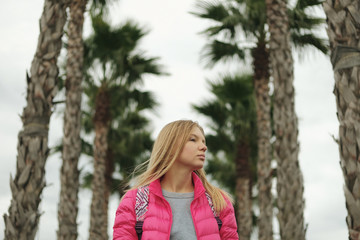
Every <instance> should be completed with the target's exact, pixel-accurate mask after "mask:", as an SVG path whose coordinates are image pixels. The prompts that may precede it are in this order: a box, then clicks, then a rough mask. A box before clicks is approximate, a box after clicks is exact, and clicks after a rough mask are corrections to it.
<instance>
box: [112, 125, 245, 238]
mask: <svg viewBox="0 0 360 240" xmlns="http://www.w3.org/2000/svg"><path fill="white" fill-rule="evenodd" d="M206 150H207V147H206V144H205V134H204V131H203V129H202V128H201V127H200V126H199V124H198V123H196V122H193V121H189V120H179V121H175V122H171V123H169V124H167V125H166V126H165V127H164V128H163V129H162V130H161V131H160V133H159V136H158V138H157V139H156V141H155V143H154V146H153V150H152V153H151V157H150V159H149V160H148V166H147V170H146V171H145V172H144V173H143V174H141V175H140V176H139V177H138V178H137V184H136V185H135V186H134V188H132V189H131V190H129V191H128V192H127V193H126V194H125V195H124V197H123V199H122V200H121V202H120V205H119V207H118V209H117V211H116V217H115V223H114V227H113V228H114V232H113V239H114V240H120V239H126V240H129V239H134V240H135V239H140V238H141V239H142V240H150V239H151V240H155V239H156V240H162V239H171V240H175V239H176V240H192V239H201V240H218V239H238V234H237V225H236V220H235V215H234V208H233V206H232V203H231V199H230V197H229V196H228V194H226V193H225V192H224V191H222V190H220V189H219V188H217V187H215V186H213V185H211V184H210V183H209V182H208V181H207V180H206V176H205V172H204V170H203V166H204V162H205V151H206ZM144 199H145V200H144ZM135 205H136V206H135ZM139 206H140V207H139ZM135 208H136V211H135ZM139 209H140V210H139ZM139 212H140V213H139ZM139 223H140V225H139ZM135 225H137V226H138V227H137V231H138V232H137V231H136V230H135ZM139 226H140V227H139Z"/></svg>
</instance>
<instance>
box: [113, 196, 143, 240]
mask: <svg viewBox="0 0 360 240" xmlns="http://www.w3.org/2000/svg"><path fill="white" fill-rule="evenodd" d="M135 199H136V189H134V190H131V191H128V192H127V193H126V194H125V195H124V197H123V198H122V200H121V202H120V204H119V207H118V208H117V210H116V216H115V223H114V227H113V240H137V239H138V237H137V234H136V231H135V223H136V215H135Z"/></svg>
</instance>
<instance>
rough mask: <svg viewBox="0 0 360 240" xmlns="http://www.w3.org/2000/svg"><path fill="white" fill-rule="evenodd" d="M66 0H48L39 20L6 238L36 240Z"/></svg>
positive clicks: (11, 179)
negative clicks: (38, 32) (36, 44)
mask: <svg viewBox="0 0 360 240" xmlns="http://www.w3.org/2000/svg"><path fill="white" fill-rule="evenodd" d="M67 2H68V1H67V0H57V1H54V0H45V3H44V9H43V13H42V16H41V18H40V34H39V39H38V46H37V49H36V53H35V56H34V58H33V61H32V63H31V69H30V74H31V76H30V77H29V76H27V84H28V85H27V95H26V107H25V108H24V110H23V113H22V122H23V129H22V130H21V131H20V132H19V135H18V146H17V150H18V155H17V162H16V163H17V164H16V175H15V178H14V179H13V178H12V177H10V187H11V191H12V200H11V205H10V207H9V213H8V215H6V214H5V215H4V221H5V234H4V235H5V239H9V240H10V239H14V240H15V239H16V240H19V239H34V238H35V235H36V232H37V229H38V224H39V219H40V215H41V214H40V213H39V210H38V207H39V204H40V201H41V193H42V190H43V188H44V187H45V185H46V183H45V178H44V175H45V162H46V159H47V156H48V153H49V149H48V133H49V122H50V116H51V114H52V109H51V108H52V101H53V98H54V96H55V95H56V93H57V86H56V84H57V76H58V67H57V65H56V64H57V58H58V56H59V54H60V50H61V46H62V42H61V37H62V35H63V28H64V25H65V22H66V7H67Z"/></svg>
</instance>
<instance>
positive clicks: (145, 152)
mask: <svg viewBox="0 0 360 240" xmlns="http://www.w3.org/2000/svg"><path fill="white" fill-rule="evenodd" d="M93 87H94V88H93ZM96 89H97V88H96V86H91V87H90V86H88V88H86V89H85V92H86V94H87V96H88V98H89V101H88V106H89V107H90V112H88V113H85V114H84V118H83V123H84V130H85V132H86V133H87V134H92V133H93V132H94V124H95V122H94V121H92V116H93V115H94V114H93V112H95V111H94V110H95V109H94V108H93V107H92V106H93V105H94V102H93V100H94V99H95V97H96V96H95V94H96V91H94V90H96ZM110 91H111V93H110V95H111V103H110V107H109V111H110V115H111V123H110V124H109V125H110V126H109V130H108V136H107V150H106V156H105V173H104V179H105V180H104V181H105V185H103V186H102V188H103V189H104V193H103V194H104V195H103V196H102V198H103V199H104V206H105V207H104V208H105V210H104V212H103V213H102V214H104V217H103V219H104V220H106V222H103V223H102V224H103V225H104V228H106V229H107V219H108V215H107V209H108V202H109V197H110V194H112V193H118V194H119V195H120V196H122V195H123V193H124V190H125V189H124V188H123V187H121V188H119V186H126V181H127V180H128V177H129V176H130V173H132V172H133V170H134V167H135V166H136V165H138V164H139V163H141V162H143V161H144V160H145V159H147V158H148V157H149V155H150V150H151V147H152V140H151V134H150V132H149V131H147V127H148V124H149V123H150V121H149V120H148V119H147V118H146V117H144V116H143V112H144V111H147V110H152V109H153V108H154V106H155V105H156V102H155V100H154V97H153V95H152V94H151V93H149V92H142V91H139V90H137V89H134V90H129V89H126V88H124V86H117V87H114V88H112V89H111V90H110ZM83 143H84V144H86V147H84V148H83V150H84V151H83V153H85V154H87V155H89V156H93V153H94V148H93V147H92V145H91V144H89V143H86V142H85V141H84V142H83ZM114 173H116V175H117V177H115V176H114V175H113V174H114ZM94 175H95V174H92V173H85V174H84V178H83V187H86V188H91V186H92V184H93V181H94ZM119 175H120V176H119Z"/></svg>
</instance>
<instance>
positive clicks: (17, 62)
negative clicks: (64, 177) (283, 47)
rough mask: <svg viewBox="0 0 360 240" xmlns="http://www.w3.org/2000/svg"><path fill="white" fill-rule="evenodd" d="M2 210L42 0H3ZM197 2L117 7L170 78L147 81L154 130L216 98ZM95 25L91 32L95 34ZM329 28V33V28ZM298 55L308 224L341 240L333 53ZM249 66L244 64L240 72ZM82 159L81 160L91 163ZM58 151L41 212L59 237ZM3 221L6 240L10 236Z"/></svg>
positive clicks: (84, 233)
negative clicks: (139, 29)
mask: <svg viewBox="0 0 360 240" xmlns="http://www.w3.org/2000/svg"><path fill="white" fill-rule="evenodd" d="M0 3H1V5H0V6H1V7H0V29H1V38H0V146H1V151H0V159H1V162H2V166H1V168H0V183H1V184H0V192H1V195H0V213H1V214H2V215H3V214H4V213H6V212H7V209H8V207H9V206H10V199H11V191H10V188H9V175H10V173H11V174H12V175H13V176H14V175H15V167H16V154H17V150H16V146H17V134H18V132H19V130H20V129H21V126H22V124H21V121H20V118H19V115H21V113H22V108H23V107H24V106H25V92H26V83H25V82H26V80H25V71H26V70H28V69H29V68H30V65H31V61H32V57H33V55H34V53H35V48H36V45H37V38H38V33H39V27H38V21H39V18H40V15H41V12H42V7H43V0H33V1H27V0H19V1H5V0H0ZM194 4H195V1H192V0H182V1H166V0H152V1H148V0H131V1H130V0H122V1H120V2H118V3H117V4H113V6H112V15H111V16H112V23H113V24H118V23H119V22H120V20H123V19H125V18H128V17H131V18H132V19H134V20H136V21H138V22H139V23H140V24H141V25H143V26H146V27H148V28H149V29H150V30H151V32H150V34H149V35H148V36H147V37H145V39H144V40H143V42H142V46H141V48H142V49H143V50H146V51H147V53H148V56H160V57H161V61H160V62H161V63H162V64H164V65H165V67H166V70H167V71H168V72H169V73H171V76H166V77H161V78H154V77H151V78H148V79H146V80H145V88H146V89H148V90H152V91H154V92H155V93H156V96H157V98H158V100H159V101H160V102H161V106H160V107H159V110H158V116H154V115H152V116H151V117H152V119H153V120H154V126H153V127H154V135H157V132H158V131H159V130H160V128H161V127H162V126H163V125H164V124H166V123H168V122H170V121H173V120H176V119H181V118H187V119H193V120H197V121H199V122H200V124H202V125H204V126H205V129H206V121H205V120H204V118H203V117H200V116H199V115H198V114H196V113H195V112H194V111H192V110H191V107H190V104H193V103H196V104H198V103H199V102H201V101H203V100H204V98H207V97H209V96H210V94H209V92H208V89H207V86H206V84H205V79H206V78H210V79H214V78H215V77H216V76H217V73H219V70H220V69H222V70H223V69H225V68H226V67H222V68H220V67H218V68H215V69H212V70H204V68H203V66H202V65H201V64H200V62H199V52H200V49H201V48H202V47H203V45H204V44H205V38H204V37H202V36H200V35H199V34H198V32H199V31H201V30H203V29H204V28H205V26H206V25H205V24H206V23H205V22H204V21H202V20H199V19H197V18H195V17H194V16H192V15H190V14H188V12H189V11H191V10H194ZM88 26H89V22H88V21H87V25H86V27H85V32H88V31H89V27H88ZM323 32H325V31H323ZM294 60H295V89H296V102H295V104H296V111H297V114H298V117H299V141H300V148H301V151H300V156H299V159H300V165H301V169H302V171H303V175H304V182H305V195H304V197H305V203H306V209H305V221H306V223H307V224H308V231H307V239H327V240H338V239H346V238H347V227H346V224H345V217H346V209H345V200H344V196H343V191H342V186H343V178H342V172H341V169H340V165H339V154H338V148H337V145H336V144H335V143H334V140H333V139H332V137H331V135H335V136H336V137H337V135H338V133H337V132H338V121H337V119H336V107H335V97H334V95H333V94H332V90H333V85H334V80H333V72H332V68H331V64H330V62H329V59H328V58H327V57H324V56H322V55H321V54H319V53H316V52H314V51H312V50H310V52H308V53H305V54H304V53H302V58H301V61H299V58H298V57H296V56H294ZM240 70H243V69H240ZM61 119H62V117H61V116H56V115H53V117H52V119H51V126H50V134H49V142H50V146H53V145H54V144H55V142H56V141H58V140H59V139H60V138H61V135H62V122H61ZM85 162H86V161H84V160H81V162H80V165H81V166H84V165H85ZM60 165H61V161H60V158H59V156H52V157H50V158H49V159H48V161H47V165H46V182H47V184H48V187H46V189H45V190H44V191H43V200H42V202H41V205H40V209H41V210H40V211H42V212H43V215H42V217H41V221H40V226H39V231H38V235H37V237H36V239H55V238H56V230H57V204H58V197H59V196H58V195H59V171H60ZM90 201H91V193H90V192H89V191H84V190H82V191H81V192H80V210H79V219H78V222H79V238H78V239H87V238H88V228H89V208H90ZM118 203H119V200H118V199H116V198H114V197H113V198H112V199H111V202H110V207H109V236H110V237H111V236H112V230H111V229H112V224H113V220H114V214H115V210H116V207H117V205H118ZM3 230H4V222H3V218H1V220H0V238H3V236H4V232H3Z"/></svg>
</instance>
